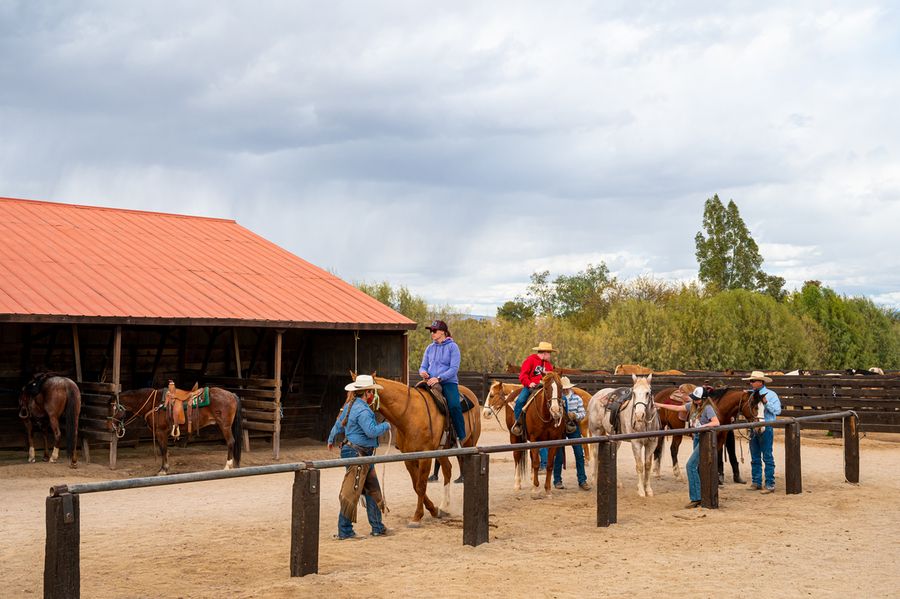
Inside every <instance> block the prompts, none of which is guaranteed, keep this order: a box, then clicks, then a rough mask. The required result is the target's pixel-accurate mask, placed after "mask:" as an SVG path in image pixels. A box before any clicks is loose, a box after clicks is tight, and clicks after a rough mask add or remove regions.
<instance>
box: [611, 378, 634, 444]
mask: <svg viewBox="0 0 900 599" xmlns="http://www.w3.org/2000/svg"><path fill="white" fill-rule="evenodd" d="M632 395H634V393H633V392H632V390H631V387H619V388H618V389H616V390H615V391H613V392H612V393H610V394H609V396H608V399H607V401H608V403H607V404H606V410H607V412H608V413H609V425H610V426H611V427H612V428H613V430H614V431H615V432H617V433H618V432H619V412H620V411H621V409H622V406H624V405H625V404H627V403H628V402H629V401H630V400H631V397H632Z"/></svg>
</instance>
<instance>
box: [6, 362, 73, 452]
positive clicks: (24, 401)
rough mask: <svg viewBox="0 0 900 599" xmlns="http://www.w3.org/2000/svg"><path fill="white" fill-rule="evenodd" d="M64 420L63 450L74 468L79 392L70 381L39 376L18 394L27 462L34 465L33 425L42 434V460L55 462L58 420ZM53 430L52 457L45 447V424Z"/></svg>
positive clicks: (60, 435)
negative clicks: (64, 449)
mask: <svg viewBox="0 0 900 599" xmlns="http://www.w3.org/2000/svg"><path fill="white" fill-rule="evenodd" d="M63 413H65V417H66V451H67V452H68V453H69V460H70V461H71V463H70V466H71V467H72V468H77V467H78V416H79V414H80V413H81V392H80V391H79V390H78V385H76V384H75V382H74V381H73V380H72V379H67V378H66V377H64V376H54V375H50V374H39V375H37V376H35V377H34V378H32V379H31V380H30V381H29V382H28V383H27V384H26V385H25V386H24V387H22V393H21V394H20V395H19V418H21V419H22V421H23V422H24V424H25V430H26V431H27V432H28V461H29V462H34V439H33V438H32V430H33V426H34V425H35V424H37V426H38V428H40V429H41V432H42V433H43V434H44V461H45V462H47V461H50V462H56V460H57V459H59V442H60V439H61V437H62V433H61V432H60V430H59V419H60V417H61V416H62V415H63ZM48 423H49V425H50V429H51V430H52V431H53V454H52V455H51V454H50V452H49V446H48V444H47V429H46V424H48Z"/></svg>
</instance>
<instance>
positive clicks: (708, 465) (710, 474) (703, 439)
mask: <svg viewBox="0 0 900 599" xmlns="http://www.w3.org/2000/svg"><path fill="white" fill-rule="evenodd" d="M717 453H718V452H717V449H716V433H715V432H714V431H708V432H707V431H704V432H702V433H700V505H701V506H702V507H705V508H707V509H711V510H714V509H718V507H719V466H718V464H717V457H718V456H717Z"/></svg>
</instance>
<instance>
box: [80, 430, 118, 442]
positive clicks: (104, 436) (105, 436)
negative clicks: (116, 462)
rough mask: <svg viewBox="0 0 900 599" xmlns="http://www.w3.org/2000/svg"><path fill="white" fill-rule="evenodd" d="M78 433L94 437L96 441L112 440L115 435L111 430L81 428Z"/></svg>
mask: <svg viewBox="0 0 900 599" xmlns="http://www.w3.org/2000/svg"><path fill="white" fill-rule="evenodd" d="M78 434H79V435H81V436H82V437H83V438H88V439H94V440H95V441H111V440H112V438H113V437H114V436H115V435H113V434H112V433H110V432H102V431H96V430H84V431H83V430H79V431H78Z"/></svg>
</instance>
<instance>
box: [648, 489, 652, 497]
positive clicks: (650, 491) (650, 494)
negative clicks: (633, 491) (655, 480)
mask: <svg viewBox="0 0 900 599" xmlns="http://www.w3.org/2000/svg"><path fill="white" fill-rule="evenodd" d="M647 497H653V489H647Z"/></svg>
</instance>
